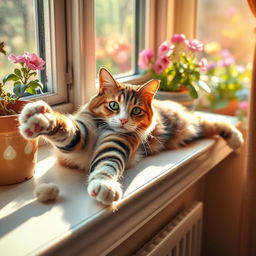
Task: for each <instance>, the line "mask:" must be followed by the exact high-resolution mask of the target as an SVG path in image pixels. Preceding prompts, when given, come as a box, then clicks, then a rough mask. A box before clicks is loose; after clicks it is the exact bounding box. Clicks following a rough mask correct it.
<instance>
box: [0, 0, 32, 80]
mask: <svg viewBox="0 0 256 256" xmlns="http://www.w3.org/2000/svg"><path fill="white" fill-rule="evenodd" d="M35 38H36V37H35V6H34V1H33V0H0V42H2V41H4V43H5V50H6V55H7V56H8V55H9V54H10V53H13V54H14V55H23V53H24V52H32V53H36V41H35ZM7 56H6V57H5V56H3V55H1V56H0V78H1V80H2V78H3V76H4V75H6V74H8V73H10V72H12V71H13V69H14V66H15V65H13V64H12V63H11V62H10V61H9V60H8V59H7Z"/></svg>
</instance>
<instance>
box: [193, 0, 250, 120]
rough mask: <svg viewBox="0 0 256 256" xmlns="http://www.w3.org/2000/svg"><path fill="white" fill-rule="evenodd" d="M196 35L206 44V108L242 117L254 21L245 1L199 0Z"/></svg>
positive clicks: (246, 99) (248, 83) (246, 105)
mask: <svg viewBox="0 0 256 256" xmlns="http://www.w3.org/2000/svg"><path fill="white" fill-rule="evenodd" d="M197 18H198V23H197V24H198V32H197V34H198V38H199V39H200V40H202V41H203V42H204V43H205V55H206V58H207V60H208V71H207V75H208V77H207V82H208V84H209V85H210V86H211V87H212V93H211V94H210V95H207V101H205V102H204V103H203V105H205V107H206V108H210V110H212V111H214V112H216V113H219V114H228V115H239V116H240V117H241V118H244V117H245V116H246V114H247V111H248V102H247V101H248V94H249V86H250V76H251V69H252V52H253V47H254V37H253V30H254V25H255V20H254V17H253V15H252V14H251V12H250V10H249V6H248V4H247V2H246V1H239V0H226V1H221V0H217V1H216V0H199V1H198V15H197Z"/></svg>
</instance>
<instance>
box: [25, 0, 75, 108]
mask: <svg viewBox="0 0 256 256" xmlns="http://www.w3.org/2000/svg"><path fill="white" fill-rule="evenodd" d="M39 6H40V5H39ZM43 12H44V24H43V26H44V28H45V33H44V37H45V38H44V40H45V56H44V58H45V61H46V80H48V82H47V85H46V86H47V87H48V88H47V89H48V90H49V91H48V92H44V93H43V94H36V95H31V96H27V97H25V98H26V99H27V100H39V99H42V100H44V101H46V102H47V103H48V104H50V105H58V104H63V103H67V102H68V85H67V82H68V79H67V77H68V76H67V64H66V63H67V58H66V6H65V0H56V1H51V0H44V1H43ZM36 15H37V14H36ZM38 35H39V33H38V29H36V38H39V37H38ZM37 48H39V47H38V44H37ZM66 108H67V106H66ZM71 108H72V106H69V108H68V109H71Z"/></svg>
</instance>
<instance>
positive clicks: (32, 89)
mask: <svg viewBox="0 0 256 256" xmlns="http://www.w3.org/2000/svg"><path fill="white" fill-rule="evenodd" d="M26 92H28V93H30V94H37V91H36V88H34V87H32V86H31V87H29V88H27V89H26Z"/></svg>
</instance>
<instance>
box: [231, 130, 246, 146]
mask: <svg viewBox="0 0 256 256" xmlns="http://www.w3.org/2000/svg"><path fill="white" fill-rule="evenodd" d="M243 143H244V138H243V135H242V133H241V132H240V131H238V130H237V129H235V130H233V131H232V133H231V135H230V137H229V138H228V139H227V144H228V146H229V147H231V148H232V149H237V148H240V147H241V146H242V145H243Z"/></svg>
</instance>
